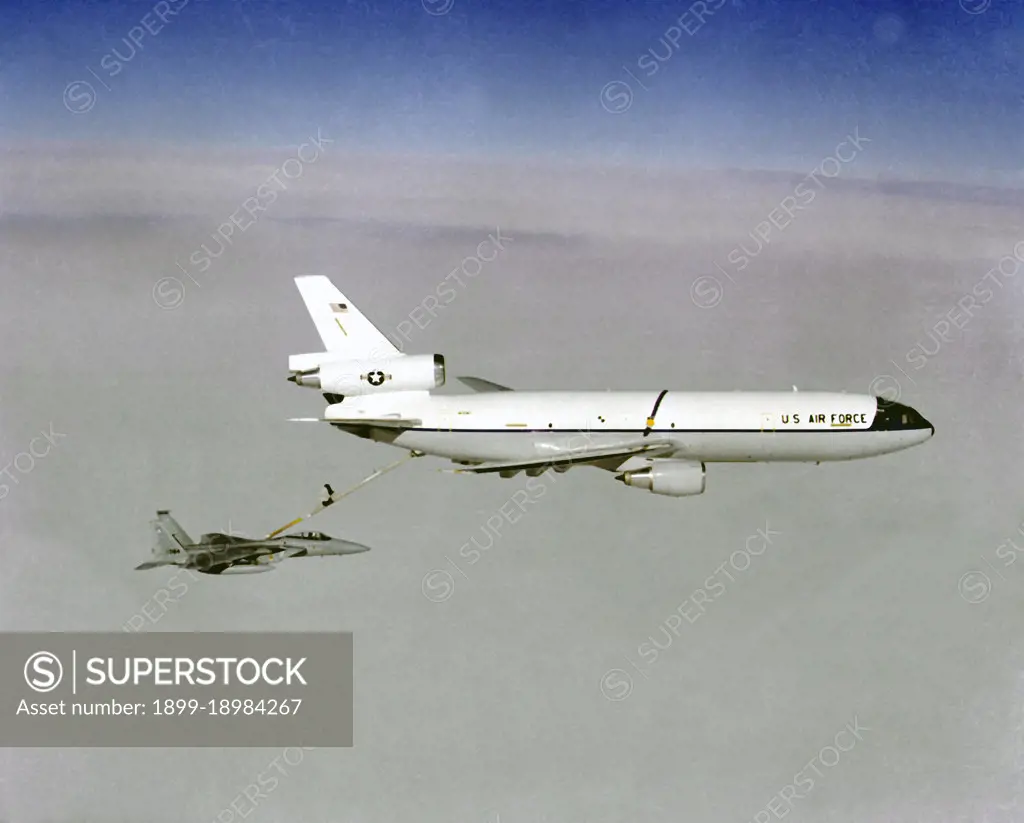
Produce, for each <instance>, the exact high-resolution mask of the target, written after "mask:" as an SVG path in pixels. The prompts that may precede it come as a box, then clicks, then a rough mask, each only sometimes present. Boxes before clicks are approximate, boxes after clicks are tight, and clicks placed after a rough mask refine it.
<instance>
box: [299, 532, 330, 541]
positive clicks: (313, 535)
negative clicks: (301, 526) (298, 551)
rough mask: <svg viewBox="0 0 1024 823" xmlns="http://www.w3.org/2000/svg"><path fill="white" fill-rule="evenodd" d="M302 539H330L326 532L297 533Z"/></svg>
mask: <svg viewBox="0 0 1024 823" xmlns="http://www.w3.org/2000/svg"><path fill="white" fill-rule="evenodd" d="M295 536H296V537H298V538H301V539H302V540H329V539H330V538H328V537H327V535H326V534H324V533H323V532H299V533H298V534H297V535H295Z"/></svg>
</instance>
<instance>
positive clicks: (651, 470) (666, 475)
mask: <svg viewBox="0 0 1024 823" xmlns="http://www.w3.org/2000/svg"><path fill="white" fill-rule="evenodd" d="M615 479H616V480H621V481H622V482H623V483H625V484H626V485H627V486H633V487H635V488H638V489H646V490H647V491H649V492H652V493H653V494H665V495H668V496H670V497H690V496H692V495H696V494H703V493H704V483H705V476H704V464H703V463H687V462H684V461H681V460H656V461H655V462H654V463H652V464H651V465H650V466H648V467H647V468H644V469H637V470H635V471H627V472H623V473H622V474H620V475H618V476H617V477H616V478H615Z"/></svg>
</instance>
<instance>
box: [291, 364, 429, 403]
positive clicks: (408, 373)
mask: <svg viewBox="0 0 1024 823" xmlns="http://www.w3.org/2000/svg"><path fill="white" fill-rule="evenodd" d="M288 379H289V380H291V381H292V382H293V383H295V384H296V385H299V386H306V387H308V388H311V389H317V390H319V391H322V392H324V393H325V394H339V395H343V396H352V395H364V394H375V393H378V392H399V391H430V390H431V389H436V388H440V387H441V386H443V385H444V380H445V374H444V356H443V355H440V354H433V355H431V354H412V355H399V356H398V357H389V358H378V359H375V360H366V361H359V360H338V361H333V362H331V361H328V362H323V363H321V364H320V365H319V366H317V367H316V368H312V369H309V370H307V371H302V372H297V373H295V374H293V375H292V376H291V377H289V378H288Z"/></svg>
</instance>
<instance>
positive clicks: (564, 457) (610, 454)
mask: <svg viewBox="0 0 1024 823" xmlns="http://www.w3.org/2000/svg"><path fill="white" fill-rule="evenodd" d="M673 448H675V444H673V443H669V442H666V441H663V440H662V441H647V442H644V443H637V444H636V445H631V446H612V447H608V448H603V449H574V450H573V451H567V452H561V453H558V454H552V455H551V456H550V457H537V458H533V459H530V460H519V461H509V462H507V463H481V464H480V465H479V466H466V467H463V468H458V469H447V470H446V471H449V472H452V473H454V474H464V473H468V474H491V473H493V472H518V471H527V470H529V469H540V468H545V467H551V468H554V467H556V466H566V467H571V466H577V465H588V464H591V465H592V464H596V463H608V464H618V463H621V462H622V461H624V460H626V459H627V458H630V457H635V456H637V455H641V454H642V455H648V456H652V457H653V456H657V455H659V454H663V453H665V452H669V451H671V450H672V449H673Z"/></svg>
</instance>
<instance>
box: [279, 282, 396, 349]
mask: <svg viewBox="0 0 1024 823" xmlns="http://www.w3.org/2000/svg"><path fill="white" fill-rule="evenodd" d="M295 285H296V286H298V289H299V293H300V294H301V295H302V300H303V302H305V304H306V311H308V312H309V316H310V317H311V318H313V323H314V324H316V330H317V331H318V332H319V333H320V339H321V340H323V341H324V349H325V350H326V351H329V352H337V353H339V354H342V355H344V356H346V357H351V358H352V359H353V360H355V359H363V358H369V359H377V358H381V357H396V356H398V355H401V354H402V352H400V351H399V350H398V349H397V348H396V347H395V345H394V344H393V343H392V342H391V341H390V340H388V338H387V337H385V336H384V335H383V334H381V332H380V330H379V329H377V327H376V326H374V325H373V323H371V322H370V321H369V320H367V319H366V317H364V316H363V313H362V312H361V311H359V309H357V308H356V307H355V306H354V305H352V303H351V302H349V299H348V298H347V297H345V295H343V294H342V293H341V292H340V291H338V289H337V288H336V287H335V285H334V284H333V283H332V282H331V281H330V280H329V279H328V278H326V277H324V276H323V275H319V274H317V275H305V276H303V277H296V278H295Z"/></svg>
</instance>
